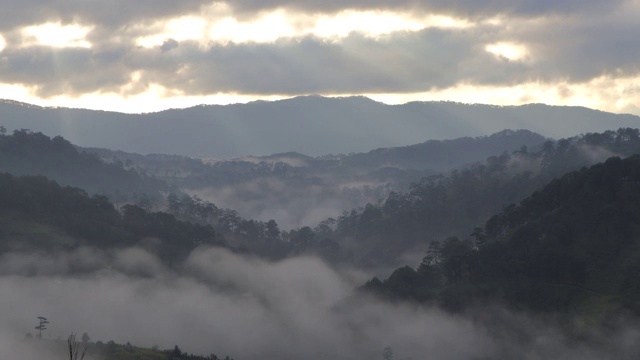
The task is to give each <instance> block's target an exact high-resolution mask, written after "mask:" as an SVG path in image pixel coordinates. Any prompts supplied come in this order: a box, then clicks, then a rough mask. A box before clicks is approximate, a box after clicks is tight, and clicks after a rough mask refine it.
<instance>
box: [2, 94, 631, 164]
mask: <svg viewBox="0 0 640 360" xmlns="http://www.w3.org/2000/svg"><path fill="white" fill-rule="evenodd" d="M0 119H2V120H1V121H0V125H3V126H5V127H6V128H7V129H8V130H15V129H22V128H28V129H31V130H33V131H39V132H43V133H44V134H46V135H49V136H57V135H61V136H63V137H64V138H66V139H68V140H70V141H71V142H73V143H74V144H77V145H79V146H83V147H101V148H107V149H118V150H122V151H126V152H134V153H139V154H150V153H165V154H178V155H186V156H192V157H210V158H216V159H231V158H237V157H241V156H248V155H253V156H262V155H269V154H277V153H283V152H290V151H295V152H299V153H302V154H306V155H310V156H319V155H323V154H327V153H331V152H333V153H345V154H348V153H352V152H364V151H369V150H371V149H374V148H379V147H396V146H405V145H407V144H415V143H419V142H423V141H425V139H427V140H444V139H455V138H459V137H464V136H472V137H473V136H483V135H489V134H492V133H495V132H498V131H500V130H502V129H507V128H510V129H528V130H530V131H533V132H537V133H540V134H542V135H543V136H545V137H553V138H560V137H567V136H573V135H575V134H576V133H587V132H601V131H605V130H610V129H614V128H620V127H640V117H638V116H635V115H628V114H613V113H607V112H603V111H600V110H591V109H588V108H582V107H564V106H550V105H539V104H533V105H521V106H499V107H498V106H494V105H479V104H475V105H468V104H461V103H454V102H411V103H406V104H403V105H386V104H383V103H380V102H376V101H374V100H371V99H368V98H364V97H346V98H326V97H320V96H306V97H296V98H291V99H285V100H279V101H272V102H268V101H255V102H251V103H247V104H232V105H200V106H195V107H190V108H185V109H170V110H165V111H161V112H156V113H145V114H125V113H118V112H108V111H96V110H86V109H70V108H44V107H36V106H29V105H25V104H16V103H9V102H0ZM568 129H571V130H568ZM569 131H570V133H569Z"/></svg>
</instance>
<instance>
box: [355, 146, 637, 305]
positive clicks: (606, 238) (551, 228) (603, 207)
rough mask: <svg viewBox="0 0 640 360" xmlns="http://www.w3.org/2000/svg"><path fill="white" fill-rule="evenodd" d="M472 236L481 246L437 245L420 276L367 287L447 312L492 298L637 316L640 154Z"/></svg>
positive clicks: (590, 172) (559, 186)
mask: <svg viewBox="0 0 640 360" xmlns="http://www.w3.org/2000/svg"><path fill="white" fill-rule="evenodd" d="M474 235H475V244H474V243H472V242H470V241H464V240H459V239H458V238H448V239H446V240H445V241H444V242H442V243H436V244H432V246H431V247H430V248H429V251H428V252H427V256H426V257H425V258H424V260H423V263H422V265H421V266H420V267H419V268H418V270H417V271H414V270H413V269H411V268H409V267H405V268H401V269H398V270H397V271H396V272H394V274H393V275H391V277H389V279H387V280H385V281H384V282H381V281H379V280H377V279H376V280H373V281H371V282H369V283H368V284H367V285H366V286H365V289H369V290H371V291H374V292H376V293H379V294H384V295H386V296H390V297H392V298H405V299H406V298H409V299H415V300H420V301H424V300H429V299H437V300H438V301H440V302H441V303H443V304H444V305H445V306H447V307H449V308H459V307H460V306H464V305H465V304H470V303H473V302H476V301H478V300H479V299H485V300H487V299H493V300H503V301H506V302H508V303H510V304H512V305H514V306H516V307H521V308H526V309H532V310H538V311H548V312H569V311H572V312H576V313H587V314H592V315H593V314H600V313H603V312H609V311H617V310H619V309H621V308H624V309H628V310H631V311H633V312H634V313H636V314H640V155H634V156H631V157H629V158H627V159H620V158H617V157H614V158H611V159H609V160H607V161H606V162H605V163H602V164H597V165H594V166H593V167H591V168H588V169H587V168H584V169H582V170H580V171H576V172H572V173H569V174H567V175H565V176H563V177H562V178H560V179H557V180H554V181H552V182H551V183H550V184H548V185H547V186H545V187H544V188H543V189H542V190H540V191H537V192H535V193H533V194H532V195H531V196H530V197H528V198H526V199H525V200H523V201H522V203H521V204H520V205H518V206H515V205H514V206H510V207H507V208H506V209H505V210H504V211H502V212H501V213H499V214H498V215H495V216H493V217H492V218H491V219H490V220H489V221H488V222H487V223H486V225H485V226H484V228H479V229H477V230H476V231H475V232H474Z"/></svg>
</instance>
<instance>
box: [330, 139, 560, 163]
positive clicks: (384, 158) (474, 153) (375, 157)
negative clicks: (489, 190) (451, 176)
mask: <svg viewBox="0 0 640 360" xmlns="http://www.w3.org/2000/svg"><path fill="white" fill-rule="evenodd" d="M546 140H548V139H546V138H545V137H543V136H542V135H540V134H537V133H534V132H531V131H529V130H502V131H499V132H497V133H494V134H491V135H488V136H478V137H462V138H458V139H451V140H429V141H425V142H422V143H419V144H415V145H409V146H401V147H392V148H378V149H375V150H372V151H369V152H366V153H359V154H349V155H347V156H342V157H340V162H341V164H342V165H343V166H351V167H358V168H362V167H370V168H376V167H378V168H379V167H385V166H386V167H397V168H404V169H418V170H424V169H429V170H434V171H438V172H445V171H450V170H453V169H455V168H457V167H462V166H464V165H471V164H472V163H475V162H478V161H482V160H484V159H486V158H487V157H489V156H491V155H499V154H501V153H503V152H505V151H508V152H511V151H513V150H517V149H520V148H521V147H523V146H525V147H530V148H532V149H533V148H535V147H537V146H541V145H542V143H544V142H545V141H546Z"/></svg>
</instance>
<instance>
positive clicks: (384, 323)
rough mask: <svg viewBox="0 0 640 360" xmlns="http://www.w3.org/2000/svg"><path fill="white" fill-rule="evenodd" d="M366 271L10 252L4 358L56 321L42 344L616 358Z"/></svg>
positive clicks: (259, 354) (3, 282) (274, 354)
mask: <svg viewBox="0 0 640 360" xmlns="http://www.w3.org/2000/svg"><path fill="white" fill-rule="evenodd" d="M368 276H369V275H367V274H363V273H360V272H357V271H353V270H349V269H335V268H332V267H330V266H328V265H326V264H325V263H323V262H322V261H320V260H318V259H315V258H309V257H301V258H293V259H288V260H284V261H281V262H277V263H269V262H265V261H262V260H258V259H255V258H251V257H246V256H242V255H237V254H232V253H230V252H228V251H225V250H222V249H216V248H202V249H198V250H196V251H195V252H194V253H193V254H192V255H191V256H190V257H189V258H188V260H187V261H186V262H185V263H184V264H182V266H181V268H180V270H178V271H174V270H170V269H168V268H166V267H165V266H163V265H162V264H161V263H160V262H159V261H158V260H157V259H156V258H155V257H154V256H153V255H151V254H149V253H147V252H146V251H145V250H142V249H139V248H131V249H126V250H122V251H119V252H117V253H106V252H99V251H94V250H91V249H80V250H76V251H74V252H70V253H63V254H58V255H56V256H52V255H49V254H35V255H33V254H32V255H25V254H7V255H4V256H2V258H0V293H1V294H2V296H0V307H1V308H2V313H1V314H0V358H2V359H10V358H16V357H17V358H20V359H26V360H31V359H30V358H26V357H21V356H25V354H24V353H21V351H24V349H20V346H23V345H24V344H22V345H21V343H22V342H21V341H20V339H22V338H23V337H24V336H25V334H26V333H28V332H31V333H35V330H34V326H35V325H37V319H36V317H37V316H45V317H47V318H48V319H49V321H50V322H51V323H50V324H49V329H48V330H47V331H46V332H45V337H52V338H57V337H61V338H66V337H67V336H68V335H69V334H70V333H72V332H76V333H79V334H82V333H83V332H87V333H88V334H89V335H90V336H91V338H92V340H93V341H97V340H102V341H104V342H107V341H109V340H114V341H116V342H117V343H125V342H127V341H129V342H131V343H132V344H134V345H138V346H149V347H150V346H153V345H158V346H159V347H160V348H161V349H168V348H173V346H174V345H176V344H177V345H178V346H180V348H181V349H182V350H183V351H187V352H190V353H196V354H202V355H207V354H210V353H215V354H217V355H218V356H224V355H229V356H231V357H233V358H234V359H236V360H242V359H245V360H248V359H261V360H265V359H274V360H276V359H277V360H283V359H309V360H316V359H317V360H320V359H322V360H326V359H358V360H361V359H382V358H383V356H382V353H383V350H384V349H385V347H387V346H390V347H392V348H393V352H394V358H395V359H415V360H419V359H486V358H504V359H513V358H519V359H568V358H570V359H599V358H607V357H608V356H604V355H603V353H601V352H599V351H598V350H596V349H595V348H589V347H587V346H586V345H575V346H572V345H569V342H568V341H567V339H566V338H564V337H563V336H562V335H561V334H560V332H559V331H558V330H556V328H555V327H553V326H551V325H548V324H545V323H543V321H541V320H536V319H533V318H531V317H527V316H524V315H517V314H513V313H510V312H508V311H505V310H500V309H498V308H491V309H488V308H487V309H483V310H482V311H478V314H477V316H456V315H450V314H447V313H444V312H441V311H439V310H436V309H433V308H418V307H415V306H409V305H390V304H386V303H382V302H379V301H376V300H373V299H371V298H365V297H357V298H356V297H354V296H353V295H354V288H355V287H357V286H359V285H361V284H362V283H363V282H364V281H365V280H366V279H367V278H368ZM472 318H475V320H471V319H472ZM478 319H481V320H478ZM616 339H617V340H616V342H615V343H613V344H609V345H608V346H607V347H608V350H607V351H611V347H613V348H614V349H619V352H616V355H618V356H619V357H621V358H625V357H629V358H630V357H631V356H635V354H637V353H638V351H639V350H640V346H639V344H640V342H639V341H638V340H640V332H639V331H638V327H627V330H625V331H623V332H621V333H620V334H619V336H617V337H616ZM19 354H21V355H19ZM33 356H34V357H33V359H38V360H40V359H43V358H45V357H48V358H51V357H52V354H38V355H33Z"/></svg>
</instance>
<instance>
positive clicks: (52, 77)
mask: <svg viewBox="0 0 640 360" xmlns="http://www.w3.org/2000/svg"><path fill="white" fill-rule="evenodd" d="M134 3H135V4H134ZM203 3H204V2H203V1H195V0H194V1H186V2H164V1H161V2H153V5H149V3H148V2H146V1H144V2H133V3H131V2H126V3H125V2H123V3H122V4H120V5H118V4H116V5H113V4H109V5H108V6H107V5H104V4H103V3H102V2H97V1H96V2H94V1H90V2H86V1H83V2H78V4H76V2H74V1H59V3H58V6H54V5H50V4H48V5H45V4H44V3H40V2H37V1H32V2H28V3H26V5H23V7H24V8H33V9H32V10H33V11H32V12H33V15H30V16H41V17H43V18H44V17H49V16H54V17H55V16H63V15H62V13H64V14H65V15H64V16H67V17H69V16H71V17H74V16H75V17H77V19H88V20H87V22H88V23H95V24H97V27H96V28H94V29H93V30H92V31H91V32H90V33H89V34H88V36H87V40H88V41H90V42H91V44H92V47H91V48H90V49H84V48H62V49H56V48H50V47H46V46H18V44H20V34H19V32H17V31H11V32H7V33H5V34H4V36H5V38H6V40H7V47H6V48H5V49H4V51H2V52H1V53H0V76H1V78H2V79H3V82H5V83H14V84H23V85H29V86H35V87H37V94H38V95H39V96H42V97H47V96H52V95H60V94H65V95H81V94H83V93H88V92H96V91H100V92H115V93H125V94H135V93H138V92H142V91H144V90H145V89H147V86H148V85H149V84H160V85H163V86H165V87H166V88H168V89H170V90H176V91H178V92H180V93H184V94H186V95H209V94H215V93H219V92H234V93H240V94H253V95H270V94H278V95H298V94H310V93H320V94H353V93H394V92H398V93H404V92H422V91H429V90H433V89H444V88H448V87H452V86H455V85H457V84H461V83H464V84H469V85H489V86H492V85H495V86H505V85H506V86H510V85H514V84H519V83H523V82H540V83H550V84H553V83H557V82H570V83H581V82H588V81H589V80H592V79H594V78H598V77H600V76H603V75H604V76H611V77H619V76H628V77H633V76H637V75H638V73H639V72H640V66H639V65H638V64H637V59H638V57H640V37H638V36H636V34H637V33H638V32H640V25H638V22H637V21H636V19H637V15H638V14H637V11H638V9H635V10H634V9H633V7H632V6H628V4H627V5H625V6H627V7H623V4H622V2H620V1H618V2H617V1H608V2H602V1H579V2H578V1H563V2H554V1H515V2H511V1H509V2H507V1H470V0H469V1H463V0H460V1H452V2H449V1H430V2H429V1H423V2H419V1H398V2H393V3H392V4H391V5H388V4H384V3H389V2H382V1H372V2H364V1H354V2H350V3H344V2H337V1H328V2H287V1H281V2H279V1H265V2H262V1H261V2H257V1H249V0H247V1H234V2H233V3H232V4H231V5H232V6H233V7H235V8H237V9H253V10H255V11H258V10H260V9H263V8H264V9H266V8H275V7H278V6H284V7H295V8H300V9H304V10H307V11H333V10H335V9H338V8H342V7H354V8H363V7H366V6H368V7H371V8H373V7H376V6H380V7H381V8H384V7H389V6H394V7H399V8H401V7H408V8H409V7H420V8H433V9H436V10H437V11H438V12H452V13H457V14H458V13H459V14H487V15H488V14H498V13H504V14H515V15H522V16H525V17H511V18H509V17H506V18H505V19H504V20H503V23H502V24H501V25H488V24H481V23H478V24H476V25H475V26H472V27H469V28H463V29H434V28H430V29H425V30H422V31H418V32H395V33H392V34H389V35H382V36H379V37H377V38H372V37H367V36H364V35H361V34H358V33H352V34H350V35H349V36H348V37H346V38H343V39H341V40H339V41H335V40H326V39H321V38H317V37H314V36H312V35H308V36H305V37H303V38H283V39H280V40H277V41H275V42H273V43H239V44H235V43H229V44H224V45H223V44H215V43H210V44H202V43H197V42H194V41H180V42H178V41H176V40H175V39H170V38H168V39H166V40H165V41H164V43H162V44H161V45H159V46H157V47H155V48H142V47H139V46H137V45H136V43H135V40H136V38H137V37H139V36H144V35H149V34H151V30H150V29H149V28H145V27H144V26H137V25H144V24H150V23H152V22H153V21H154V19H159V18H162V17H170V16H174V15H180V14H187V13H191V12H194V11H196V10H197V9H198V8H199V6H201V5H202V4H203ZM71 4H75V5H77V7H78V8H77V9H75V10H71ZM178 4H179V5H178ZM12 6H14V7H16V8H20V9H22V7H20V6H18V5H12ZM92 6H93V7H92ZM341 6H342V7H341ZM616 6H617V8H616V9H617V10H616V11H613V10H612V9H614V8H615V7H616ZM102 7H108V8H109V9H111V8H114V9H118V10H117V13H118V14H121V16H116V15H115V13H113V12H114V11H115V10H106V9H102ZM36 8H38V9H40V8H41V9H40V10H36ZM61 9H69V12H68V13H67V12H64V11H62V10H61ZM332 9H333V10H332ZM143 10H148V11H147V12H146V13H145V12H144V11H143ZM18 13H19V12H18ZM3 14H4V15H0V20H1V17H2V16H6V12H4V13H3ZM51 14H53V15H51ZM56 14H58V15H56ZM69 14H76V15H69ZM98 14H102V15H104V16H98ZM526 16H528V17H529V18H527V17H526ZM16 17H17V18H20V16H19V14H18V16H16ZM94 17H95V19H94ZM111 17H113V18H114V19H111ZM115 18H117V19H115ZM74 19H75V18H74ZM80 22H81V23H85V22H84V20H82V21H80ZM0 23H1V21H0ZM114 26H115V27H118V28H117V29H115V28H114ZM496 42H507V43H516V44H521V45H523V46H524V47H526V48H527V49H528V51H529V55H528V57H526V58H525V59H523V61H518V60H515V61H514V60H509V59H507V58H504V57H503V58H501V57H499V56H495V55H493V54H490V53H488V52H487V51H486V50H485V46H486V45H487V44H491V43H496ZM134 73H138V74H140V80H139V82H138V83H137V84H135V85H131V86H128V87H126V88H123V86H125V85H127V84H128V83H129V82H130V79H131V77H132V74H134Z"/></svg>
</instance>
